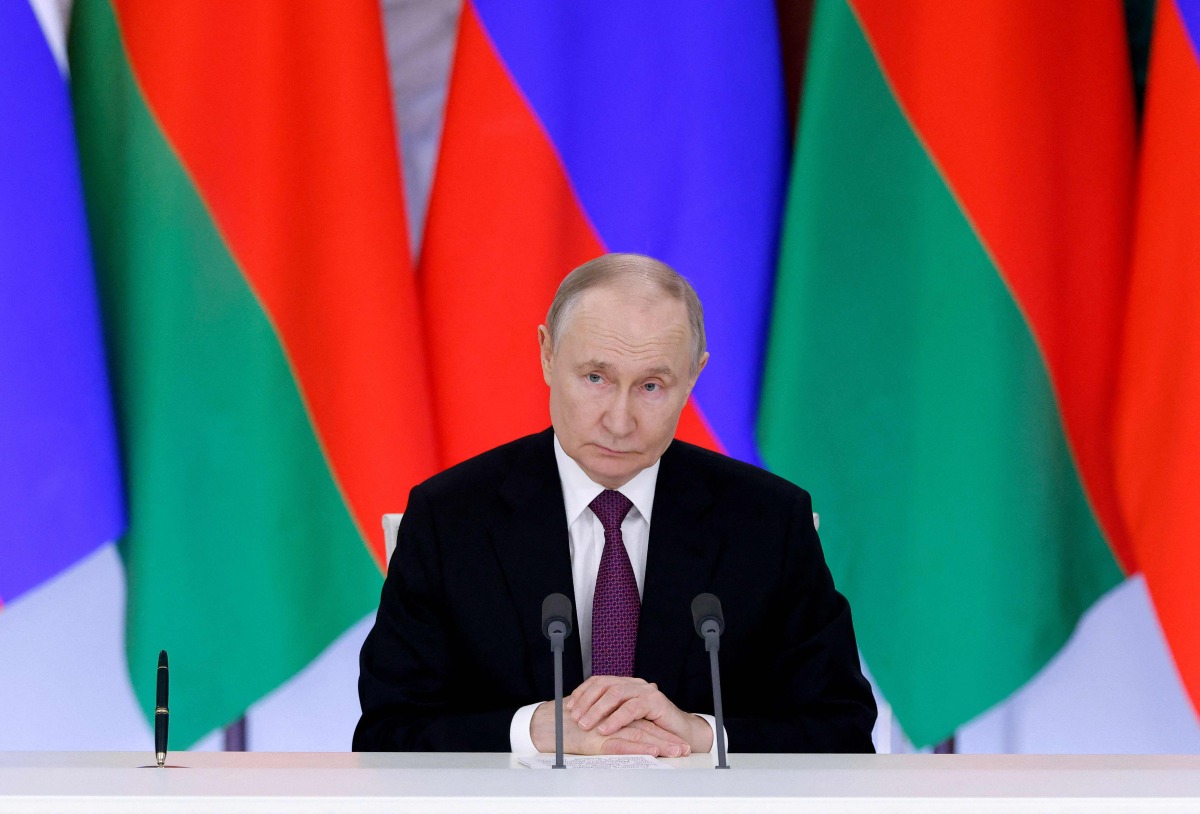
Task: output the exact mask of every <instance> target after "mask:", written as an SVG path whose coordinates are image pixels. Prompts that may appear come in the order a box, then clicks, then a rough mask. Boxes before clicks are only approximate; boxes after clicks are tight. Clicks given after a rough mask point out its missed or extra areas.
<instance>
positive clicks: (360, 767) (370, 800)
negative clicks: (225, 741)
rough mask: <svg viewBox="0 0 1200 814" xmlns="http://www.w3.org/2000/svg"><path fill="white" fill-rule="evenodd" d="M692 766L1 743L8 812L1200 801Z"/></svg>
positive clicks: (1167, 784) (755, 759) (920, 775)
mask: <svg viewBox="0 0 1200 814" xmlns="http://www.w3.org/2000/svg"><path fill="white" fill-rule="evenodd" d="M729 762H730V764H731V765H732V766H733V768H732V769H730V770H728V771H718V770H716V769H713V768H712V763H711V759H710V758H709V757H708V756H703V757H691V758H686V759H683V760H675V761H667V763H670V764H671V765H674V766H676V767H677V768H680V769H684V771H660V772H653V771H636V770H612V769H602V770H574V771H573V770H570V769H568V770H565V771H562V770H539V771H535V770H531V769H525V768H523V767H520V766H519V764H518V763H517V761H516V760H515V758H513V757H512V756H510V755H506V754H350V753H336V754H333V753H331V754H304V753H269V752H248V753H244V754H236V753H222V752H174V753H172V754H171V755H170V759H169V761H168V763H169V764H170V765H172V766H175V767H178V768H168V769H158V768H139V767H141V766H145V765H146V764H148V763H153V758H152V756H151V755H150V754H149V753H131V752H8V753H0V812H74V811H88V812H109V811H111V812H167V811H170V812H200V811H204V812H273V811H281V812H282V811H287V812H310V811H311V812H316V811H346V812H389V814H395V813H397V812H409V811H422V812H451V811H453V812H458V811H462V812H556V814H558V813H560V812H569V814H581V813H583V812H605V814H613V812H625V811H636V810H653V811H687V812H689V813H691V812H722V813H724V812H741V811H745V812H751V811H753V812H769V811H789V812H807V811H813V812H817V811H820V812H876V811H889V812H914V813H915V812H944V811H970V812H999V811H1038V812H1047V811H1055V812H1057V811H1071V812H1075V811H1077V812H1106V811H1131V810H1136V811H1139V812H1141V811H1189V812H1197V811H1200V756H1193V755H1181V756H1155V755H1137V756H1068V755H1058V756H1055V755H1049V756H1043V755H737V754H735V755H731V756H730V759H729Z"/></svg>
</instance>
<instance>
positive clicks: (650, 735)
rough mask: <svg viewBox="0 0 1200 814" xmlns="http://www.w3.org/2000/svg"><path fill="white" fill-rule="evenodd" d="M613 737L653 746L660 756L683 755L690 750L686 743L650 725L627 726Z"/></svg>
mask: <svg viewBox="0 0 1200 814" xmlns="http://www.w3.org/2000/svg"><path fill="white" fill-rule="evenodd" d="M612 737H613V738H616V739H618V740H623V741H632V742H634V743H643V744H647V745H650V746H653V747H654V749H655V751H656V752H657V754H658V756H659V757H683V756H685V755H687V754H688V753H689V752H690V749H689V747H688V745H687V744H686V743H679V742H678V741H677V739H673V738H670V736H669V734H668V733H666V732H664V731H662V730H658V731H657V732H656V731H654V730H653V729H651V728H649V727H627V728H625V729H621V730H619V731H618V732H616V733H615V734H614V735H613V736H612Z"/></svg>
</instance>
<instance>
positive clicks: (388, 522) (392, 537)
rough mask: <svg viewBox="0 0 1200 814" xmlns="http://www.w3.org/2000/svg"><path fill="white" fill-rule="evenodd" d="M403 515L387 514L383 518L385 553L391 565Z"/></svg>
mask: <svg viewBox="0 0 1200 814" xmlns="http://www.w3.org/2000/svg"><path fill="white" fill-rule="evenodd" d="M403 517H404V515H403V514H385V515H384V516H383V551H384V555H385V556H386V558H387V562H388V564H389V565H390V564H391V562H392V552H393V551H395V550H396V534H397V533H399V531H400V520H401V519H402V518H403Z"/></svg>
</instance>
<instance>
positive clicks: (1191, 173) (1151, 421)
mask: <svg viewBox="0 0 1200 814" xmlns="http://www.w3.org/2000/svg"><path fill="white" fill-rule="evenodd" d="M1198 46H1200V2H1196V0H1163V1H1162V2H1160V3H1159V4H1158V6H1157V11H1156V12H1155V23H1154V40H1153V44H1152V48H1151V52H1150V74H1149V79H1148V82H1147V91H1146V94H1147V95H1146V118H1145V123H1144V127H1143V130H1142V139H1143V141H1142V144H1143V147H1142V155H1141V173H1140V177H1139V188H1138V197H1137V218H1136V220H1137V226H1136V233H1135V239H1134V260H1133V280H1132V282H1131V285H1130V291H1129V321H1128V323H1127V333H1126V343H1125V357H1124V360H1123V367H1122V377H1121V399H1120V402H1119V409H1118V414H1119V420H1118V429H1117V472H1118V483H1119V485H1120V488H1121V498H1122V501H1123V503H1122V506H1123V508H1124V509H1125V512H1126V519H1127V521H1128V523H1129V533H1130V538H1131V539H1132V541H1133V546H1134V550H1135V552H1136V555H1137V563H1138V567H1139V568H1140V569H1141V570H1142V571H1143V573H1144V574H1145V576H1146V586H1147V588H1148V589H1149V591H1150V597H1151V599H1152V600H1153V601H1154V607H1155V610H1156V611H1157V612H1158V618H1159V621H1160V622H1161V623H1162V627H1163V632H1164V633H1165V634H1166V637H1167V642H1168V644H1169V645H1170V647H1171V653H1172V655H1173V656H1174V658H1175V664H1176V666H1177V667H1178V668H1179V673H1180V676H1181V677H1182V679H1183V684H1184V687H1185V688H1186V689H1187V691H1188V694H1189V695H1190V696H1191V699H1192V704H1193V706H1195V707H1196V708H1197V709H1200V626H1198V625H1197V621H1198V620H1200V592H1198V591H1197V588H1196V581H1197V577H1200V58H1198V57H1197V48H1198Z"/></svg>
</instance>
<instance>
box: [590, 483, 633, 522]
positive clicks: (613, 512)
mask: <svg viewBox="0 0 1200 814" xmlns="http://www.w3.org/2000/svg"><path fill="white" fill-rule="evenodd" d="M588 506H589V507H591V510H592V511H593V512H595V513H596V517H598V518H600V523H601V525H603V526H604V530H605V531H610V532H611V531H613V530H614V529H620V528H621V521H622V520H624V519H625V515H627V514H629V510H630V509H632V508H633V503H632V502H631V501H630V500H629V498H627V497H625V495H623V494H621V493H620V492H617V491H615V490H613V489H605V490H604V491H603V492H601V493H600V494H598V495H596V499H595V500H593V501H592V502H591V503H589V504H588Z"/></svg>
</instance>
